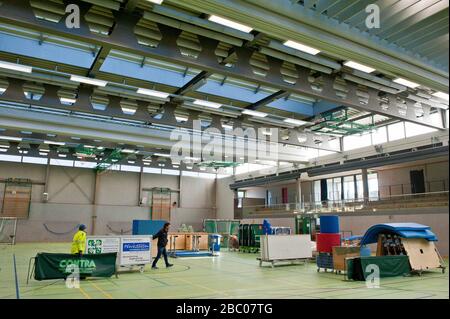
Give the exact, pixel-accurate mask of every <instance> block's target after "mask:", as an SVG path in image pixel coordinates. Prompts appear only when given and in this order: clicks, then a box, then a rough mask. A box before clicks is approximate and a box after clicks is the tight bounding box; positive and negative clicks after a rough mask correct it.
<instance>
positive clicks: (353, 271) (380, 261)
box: [346, 255, 411, 280]
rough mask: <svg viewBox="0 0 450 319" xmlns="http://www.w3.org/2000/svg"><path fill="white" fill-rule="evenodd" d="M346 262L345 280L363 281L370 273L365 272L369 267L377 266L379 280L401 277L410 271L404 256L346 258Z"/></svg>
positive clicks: (407, 260) (406, 258)
mask: <svg viewBox="0 0 450 319" xmlns="http://www.w3.org/2000/svg"><path fill="white" fill-rule="evenodd" d="M346 262H347V278H348V279H353V280H365V279H366V277H367V276H368V275H370V273H371V272H370V271H367V269H368V268H367V266H369V265H376V266H378V269H379V270H380V278H384V277H395V276H402V275H405V274H409V273H410V271H411V267H410V265H409V257H408V256H405V255H403V256H371V257H357V258H348V259H346ZM369 268H370V267H369Z"/></svg>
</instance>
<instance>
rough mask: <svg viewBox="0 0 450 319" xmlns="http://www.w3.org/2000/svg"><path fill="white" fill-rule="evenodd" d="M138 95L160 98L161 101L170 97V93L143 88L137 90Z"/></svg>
mask: <svg viewBox="0 0 450 319" xmlns="http://www.w3.org/2000/svg"><path fill="white" fill-rule="evenodd" d="M137 93H138V94H144V95H148V96H153V97H159V98H160V99H167V97H168V96H169V95H170V94H169V93H165V92H160V91H155V90H149V89H142V88H139V89H138V90H137Z"/></svg>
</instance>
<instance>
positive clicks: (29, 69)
mask: <svg viewBox="0 0 450 319" xmlns="http://www.w3.org/2000/svg"><path fill="white" fill-rule="evenodd" d="M0 68H2V69H8V70H13V71H19V72H25V73H31V72H32V71H33V68H32V67H31V66H27V65H22V64H17V63H10V62H5V61H0Z"/></svg>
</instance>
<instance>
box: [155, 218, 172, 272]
mask: <svg viewBox="0 0 450 319" xmlns="http://www.w3.org/2000/svg"><path fill="white" fill-rule="evenodd" d="M169 226H170V223H165V224H164V227H163V228H162V229H161V230H160V231H159V232H157V233H156V235H155V236H153V238H158V254H157V255H156V258H155V260H154V261H153V264H152V269H158V267H156V264H157V262H158V260H159V258H161V255H163V256H164V262H165V263H166V267H167V268H169V267H172V266H173V265H172V264H169V260H168V259H167V251H166V245H167V242H168V240H167V234H168V233H169Z"/></svg>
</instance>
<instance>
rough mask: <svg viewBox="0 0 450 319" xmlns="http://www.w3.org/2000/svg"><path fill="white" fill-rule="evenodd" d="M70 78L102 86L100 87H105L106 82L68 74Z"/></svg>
mask: <svg viewBox="0 0 450 319" xmlns="http://www.w3.org/2000/svg"><path fill="white" fill-rule="evenodd" d="M70 80H71V81H74V82H80V83H85V84H90V85H96V86H102V87H105V86H106V85H107V84H108V82H107V81H103V80H98V79H93V78H88V77H85V76H79V75H71V76H70Z"/></svg>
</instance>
